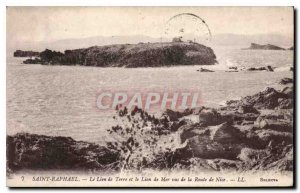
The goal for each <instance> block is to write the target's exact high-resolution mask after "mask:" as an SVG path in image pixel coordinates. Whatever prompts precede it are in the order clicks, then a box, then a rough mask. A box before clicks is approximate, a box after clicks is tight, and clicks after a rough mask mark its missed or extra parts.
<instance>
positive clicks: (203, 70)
mask: <svg viewBox="0 0 300 193" xmlns="http://www.w3.org/2000/svg"><path fill="white" fill-rule="evenodd" d="M197 71H199V72H214V71H213V70H208V69H205V68H200V70H197Z"/></svg>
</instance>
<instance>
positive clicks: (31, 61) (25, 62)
mask: <svg viewBox="0 0 300 193" xmlns="http://www.w3.org/2000/svg"><path fill="white" fill-rule="evenodd" d="M41 63H43V61H42V60H41V59H39V58H34V59H27V60H25V61H23V64H41Z"/></svg>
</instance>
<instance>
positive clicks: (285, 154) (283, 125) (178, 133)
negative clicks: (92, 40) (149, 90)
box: [7, 83, 294, 172]
mask: <svg viewBox="0 0 300 193" xmlns="http://www.w3.org/2000/svg"><path fill="white" fill-rule="evenodd" d="M289 84H290V83H287V86H286V87H285V88H284V89H282V90H275V89H273V88H266V89H265V90H263V91H261V92H259V93H257V94H254V95H252V96H246V97H243V98H241V99H240V100H232V101H228V102H227V103H226V105H224V106H222V107H220V108H208V107H200V108H197V109H187V110H185V111H183V112H176V111H172V110H166V111H165V112H164V113H163V115H162V116H160V117H155V116H153V115H150V114H148V113H147V112H145V111H143V110H142V109H138V108H135V109H133V110H132V111H129V110H127V109H120V110H118V111H117V115H116V116H115V118H116V119H122V120H127V121H128V122H129V123H130V124H127V126H126V125H116V126H114V127H112V128H108V129H107V132H108V133H109V134H112V135H113V136H117V135H118V136H120V140H118V141H111V142H107V145H106V146H100V145H97V144H94V143H88V142H82V141H75V140H73V139H72V138H70V137H50V136H43V135H35V134H27V133H20V134H16V135H14V136H7V166H8V168H9V170H10V171H12V172H14V171H18V170H22V169H31V170H41V169H42V170H45V169H46V170H50V169H71V170H83V171H87V169H88V170H92V171H101V172H119V171H121V170H124V169H125V170H143V169H147V168H148V169H155V170H165V169H167V170H178V169H179V170H186V169H188V170H190V171H206V170H208V171H228V170H230V171H253V172H255V171H262V170H268V171H292V170H293V93H294V91H293V86H292V85H289ZM191 116H194V117H198V120H194V119H190V117H191ZM128 125H131V126H130V127H128ZM121 139H122V140H121ZM161 144H162V145H161ZM141 152H142V153H141Z"/></svg>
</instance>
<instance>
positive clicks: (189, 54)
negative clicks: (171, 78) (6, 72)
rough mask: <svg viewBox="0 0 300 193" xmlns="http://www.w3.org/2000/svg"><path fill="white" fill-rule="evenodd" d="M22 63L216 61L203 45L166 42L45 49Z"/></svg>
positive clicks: (105, 64)
mask: <svg viewBox="0 0 300 193" xmlns="http://www.w3.org/2000/svg"><path fill="white" fill-rule="evenodd" d="M24 63H41V64H44V65H82V66H99V67H128V68H135V67H159V66H177V65H213V64H215V63H217V60H216V56H215V54H214V51H213V50H212V49H211V48H209V47H206V46H204V45H201V44H198V43H193V42H165V43H139V44H119V45H107V46H94V47H90V48H84V49H75V50H66V51H65V52H64V53H61V52H56V51H52V50H48V49H46V50H45V51H43V52H41V53H40V58H39V59H37V60H36V61H35V60H30V61H24Z"/></svg>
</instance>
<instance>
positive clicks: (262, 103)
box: [241, 87, 289, 109]
mask: <svg viewBox="0 0 300 193" xmlns="http://www.w3.org/2000/svg"><path fill="white" fill-rule="evenodd" d="M280 98H284V99H286V98H289V96H287V95H286V94H284V93H281V92H278V91H276V90H275V89H274V88H269V87H268V88H266V89H265V90H264V91H262V92H259V93H257V94H255V95H252V96H247V97H244V98H242V100H241V102H242V103H243V104H247V105H250V106H253V107H254V108H256V109H275V108H276V107H279V106H280V103H279V102H278V99H280Z"/></svg>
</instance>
